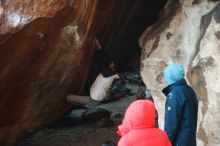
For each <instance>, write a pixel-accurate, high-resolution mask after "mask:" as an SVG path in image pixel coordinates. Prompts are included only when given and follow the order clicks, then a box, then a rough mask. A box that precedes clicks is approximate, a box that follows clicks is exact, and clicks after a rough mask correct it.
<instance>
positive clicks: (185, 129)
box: [163, 64, 198, 146]
mask: <svg viewBox="0 0 220 146" xmlns="http://www.w3.org/2000/svg"><path fill="white" fill-rule="evenodd" d="M163 73H164V78H165V81H166V82H167V84H168V86H167V87H166V88H164V89H163V93H164V94H165V96H166V103H165V126H164V130H165V131H166V133H167V135H168V137H169V139H170V141H171V143H172V145H173V146H196V128H197V113H198V100H197V97H196V94H195V92H194V90H193V89H192V88H191V87H190V86H189V85H187V83H186V80H185V79H184V74H185V73H184V68H183V67H182V66H181V65H179V64H171V65H169V66H168V67H166V68H165V69H164V72H163Z"/></svg>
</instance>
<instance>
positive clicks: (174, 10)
mask: <svg viewBox="0 0 220 146" xmlns="http://www.w3.org/2000/svg"><path fill="white" fill-rule="evenodd" d="M219 30H220V4H219V2H218V1H207V0H178V1H177V0H169V1H168V2H167V5H166V6H165V8H164V10H163V11H162V12H161V15H160V18H159V20H158V22H157V23H155V24H154V25H152V26H151V27H150V28H148V29H147V30H146V31H145V32H144V33H143V35H142V36H141V38H140V40H139V44H140V45H141V46H142V48H143V51H142V59H141V75H142V77H143V80H144V82H145V84H146V85H147V87H148V88H149V90H150V91H151V93H152V95H153V97H154V100H155V103H156V106H157V110H158V112H159V125H160V127H161V128H163V126H164V122H163V120H164V102H165V96H164V95H163V94H162V92H161V90H162V88H164V87H165V83H164V80H163V75H162V71H163V69H164V67H165V66H166V65H167V64H169V63H181V64H183V65H184V67H185V69H186V72H187V77H186V78H187V81H188V82H189V84H190V85H192V86H193V88H194V89H195V90H196V92H197V95H198V99H199V116H198V132H197V140H198V146H219V145H220V135H219V133H220V120H219V119H220V106H219V104H220V98H219V97H220V84H219V83H220V78H219V73H220V62H219V60H220V51H219V48H220V41H219V39H220V31H219Z"/></svg>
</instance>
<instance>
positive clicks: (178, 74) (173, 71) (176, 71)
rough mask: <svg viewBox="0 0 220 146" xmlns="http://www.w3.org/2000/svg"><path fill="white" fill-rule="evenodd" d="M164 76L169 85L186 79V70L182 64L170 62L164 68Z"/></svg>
mask: <svg viewBox="0 0 220 146" xmlns="http://www.w3.org/2000/svg"><path fill="white" fill-rule="evenodd" d="M163 76H164V79H165V82H166V83H167V85H170V84H173V83H175V82H177V81H180V80H182V79H184V76H185V70H184V67H183V66H182V65H180V64H170V65H168V66H167V67H166V68H165V69H164V70H163Z"/></svg>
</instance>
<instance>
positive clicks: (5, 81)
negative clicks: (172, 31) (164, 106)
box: [0, 0, 160, 145]
mask: <svg viewBox="0 0 220 146" xmlns="http://www.w3.org/2000/svg"><path fill="white" fill-rule="evenodd" d="M158 1H160V0H158ZM158 1H157V2H155V0H154V2H153V5H155V6H156V5H158V3H159V2H158ZM153 5H149V4H148V5H147V2H146V0H141V1H137V2H136V1H132V2H128V1H127V0H118V1H115V0H105V1H104V0H89V1H88V0H62V1H61V0H34V1H31V0H30V1H20V0H3V1H0V145H13V144H14V143H15V142H16V141H17V140H19V139H20V138H22V137H24V136H26V135H27V134H29V133H31V132H33V131H34V130H36V129H38V128H40V127H41V126H43V125H46V124H48V123H50V122H52V121H54V120H55V119H57V118H59V117H60V116H62V115H63V114H65V113H66V112H67V111H68V110H69V109H70V105H69V104H68V103H67V102H66V100H65V99H66V96H67V94H69V93H75V94H78V93H80V92H81V91H82V89H83V86H84V83H85V80H86V77H87V74H88V68H89V65H90V64H89V63H90V60H91V56H92V51H93V49H92V40H93V38H94V34H97V36H98V37H99V39H100V41H101V43H102V45H103V44H104V45H105V47H107V48H111V47H114V48H116V49H120V47H121V46H117V44H118V42H120V41H121V40H120V39H121V38H122V37H121V38H120V37H117V38H116V37H115V36H116V35H118V36H129V35H128V34H129V33H127V34H125V33H124V32H125V31H127V32H128V30H129V29H130V28H133V27H134V26H133V25H135V22H136V20H135V19H133V18H139V17H140V16H139V14H141V13H140V12H141V11H143V10H146V8H145V6H148V7H152V9H153V8H154V6H153ZM148 12H149V11H146V13H145V14H148ZM142 14H143V13H142ZM142 17H145V16H142V15H141V17H140V18H142ZM145 18H146V19H147V18H148V17H145ZM131 22H134V23H133V25H129V23H131ZM135 27H137V29H139V26H138V25H136V26H135ZM144 28H145V27H144ZM132 32H134V31H132V30H131V33H132ZM139 33H140V32H139ZM131 36H132V35H131ZM136 37H138V33H137V34H136ZM131 40H132V41H135V40H134V39H133V38H130V40H129V39H127V40H124V43H125V44H127V42H129V41H131ZM136 43H137V42H136ZM127 46H129V44H127ZM124 50H126V48H124ZM124 57H125V56H124ZM118 58H120V55H119V56H118ZM121 59H125V58H123V57H121Z"/></svg>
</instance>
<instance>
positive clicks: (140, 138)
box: [117, 99, 172, 146]
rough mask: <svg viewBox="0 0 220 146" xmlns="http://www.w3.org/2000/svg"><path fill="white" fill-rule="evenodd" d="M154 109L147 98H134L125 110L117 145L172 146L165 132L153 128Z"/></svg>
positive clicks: (119, 128) (119, 127)
mask: <svg viewBox="0 0 220 146" xmlns="http://www.w3.org/2000/svg"><path fill="white" fill-rule="evenodd" d="M155 114H156V109H155V105H154V103H153V102H151V101H149V100H144V99H143V100H136V101H134V102H132V103H131V104H130V105H129V107H128V109H127V110H126V113H125V116H124V119H123V121H122V124H121V125H119V126H118V131H117V133H118V134H119V135H120V136H121V138H120V140H119V142H118V146H172V145H171V143H170V141H169V138H168V136H167V134H166V133H165V132H164V131H162V130H160V129H158V128H155V116H156V115H155Z"/></svg>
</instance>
